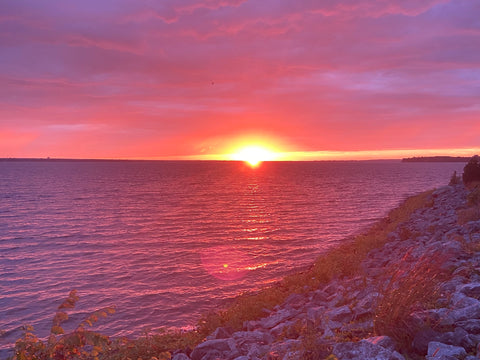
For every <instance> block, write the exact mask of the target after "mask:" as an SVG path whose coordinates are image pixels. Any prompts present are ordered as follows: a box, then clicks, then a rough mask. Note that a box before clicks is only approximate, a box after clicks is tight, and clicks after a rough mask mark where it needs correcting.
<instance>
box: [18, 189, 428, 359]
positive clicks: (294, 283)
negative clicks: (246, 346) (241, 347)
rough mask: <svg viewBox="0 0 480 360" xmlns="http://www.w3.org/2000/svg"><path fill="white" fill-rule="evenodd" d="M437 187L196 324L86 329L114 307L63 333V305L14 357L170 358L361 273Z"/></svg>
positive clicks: (69, 301)
mask: <svg viewBox="0 0 480 360" xmlns="http://www.w3.org/2000/svg"><path fill="white" fill-rule="evenodd" d="M432 192H433V190H432V191H428V192H424V193H422V194H419V195H416V196H412V197H409V198H408V199H406V200H405V201H404V202H403V203H402V204H401V205H400V206H399V207H397V208H395V209H393V210H392V211H390V213H389V214H388V216H387V217H385V218H384V219H382V220H380V221H379V222H377V223H376V224H374V225H373V226H372V227H371V228H370V229H369V230H368V231H367V232H365V233H364V234H360V235H358V236H356V237H355V238H354V239H352V240H351V241H348V242H345V243H343V244H342V245H340V246H338V247H336V248H334V249H331V250H330V251H328V252H327V253H325V254H324V255H321V256H320V257H318V259H317V260H316V261H315V263H314V264H313V265H312V266H311V267H310V268H309V269H308V270H305V271H302V272H298V273H296V274H293V275H289V276H287V277H285V278H284V279H283V280H282V281H280V282H278V283H276V284H274V285H272V286H270V287H268V288H265V289H263V290H260V291H258V292H255V293H246V294H242V295H240V296H238V297H237V298H236V299H235V300H234V301H233V302H232V303H231V304H230V305H229V306H228V307H226V308H225V309H222V310H219V311H215V312H212V313H209V314H207V315H205V316H204V317H202V318H201V319H200V321H199V322H198V324H197V327H196V328H195V330H192V331H187V332H179V331H164V332H162V333H159V334H154V335H151V334H149V333H146V334H145V335H144V336H142V337H140V338H139V339H136V340H128V339H117V340H114V341H111V340H110V339H108V338H107V337H105V336H103V335H101V334H97V333H94V332H91V331H87V330H85V327H86V325H90V323H93V322H94V321H96V320H98V319H99V317H102V316H103V315H104V313H105V314H107V313H108V312H109V311H108V309H107V311H105V310H102V311H100V312H96V313H94V314H92V315H93V317H92V316H91V317H89V318H88V319H86V320H85V321H84V322H82V324H81V325H80V326H79V327H78V328H77V329H76V330H75V331H74V332H72V333H70V334H62V332H63V329H62V328H61V326H60V325H61V322H63V321H64V320H66V318H65V316H67V315H66V313H65V312H64V311H63V310H62V309H61V308H59V309H58V311H57V314H56V315H55V318H54V321H53V323H54V325H53V327H52V334H51V339H52V341H50V340H49V341H48V342H47V343H46V344H45V343H43V342H41V341H39V340H38V339H37V338H36V337H35V335H34V334H33V330H32V329H31V328H28V329H27V331H26V332H25V335H24V337H23V338H22V339H20V340H19V341H17V344H16V347H15V351H16V355H15V358H16V359H19V360H31V359H32V360H33V359H39V360H41V359H51V358H52V359H53V358H55V357H54V355H55V354H58V357H57V358H72V359H98V360H101V359H135V360H136V359H138V358H142V359H159V360H161V359H169V358H170V352H171V351H173V350H177V349H182V350H183V349H185V350H188V349H193V348H194V347H195V346H196V345H197V344H198V343H200V342H201V341H202V340H203V339H204V338H205V337H206V336H207V335H208V334H210V333H211V332H213V331H214V330H215V329H216V328H218V327H230V328H232V329H234V330H240V329H241V328H242V327H243V324H244V322H245V321H249V320H256V319H259V318H262V317H264V316H265V315H266V313H265V309H268V310H271V309H273V308H274V307H275V306H276V305H280V304H282V303H283V302H284V301H285V299H286V298H287V297H288V296H289V295H290V294H293V293H302V292H305V291H307V290H309V289H316V288H318V287H319V286H321V285H322V284H326V283H327V282H329V281H330V280H331V279H333V278H334V277H344V276H350V275H355V274H359V273H360V265H361V262H362V261H363V259H364V258H365V256H366V255H367V254H368V252H369V251H371V250H373V249H375V248H378V247H380V246H382V245H384V244H385V243H386V242H387V235H388V234H389V233H390V232H391V231H393V230H395V229H396V228H397V226H399V225H400V224H401V223H403V222H405V221H407V220H408V219H409V218H410V216H411V215H412V213H413V212H414V211H415V210H417V209H420V208H423V207H428V206H432V204H433V202H432V199H431V194H432ZM77 300H78V297H77V296H76V293H75V292H74V293H72V294H70V296H69V298H67V300H66V304H67V307H68V306H70V307H71V305H73V306H74V305H75V302H76V301H77ZM68 304H70V305H68ZM67 318H68V316H67ZM310 340H312V339H310ZM312 341H313V340H312ZM55 356H56V355H55ZM62 356H63V357H62Z"/></svg>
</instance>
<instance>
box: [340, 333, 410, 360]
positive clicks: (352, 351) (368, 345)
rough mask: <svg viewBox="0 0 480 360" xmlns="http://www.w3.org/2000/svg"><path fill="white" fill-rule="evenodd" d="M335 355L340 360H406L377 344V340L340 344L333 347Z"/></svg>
mask: <svg viewBox="0 0 480 360" xmlns="http://www.w3.org/2000/svg"><path fill="white" fill-rule="evenodd" d="M333 354H334V355H335V356H336V357H337V358H338V359H339V360H357V359H362V360H404V359H405V358H404V357H403V356H402V355H400V354H399V353H398V352H396V351H394V350H391V349H386V348H384V347H383V346H380V345H378V344H375V338H370V339H364V340H361V341H359V342H345V343H338V344H336V345H335V346H334V347H333Z"/></svg>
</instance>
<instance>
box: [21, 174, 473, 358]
mask: <svg viewBox="0 0 480 360" xmlns="http://www.w3.org/2000/svg"><path fill="white" fill-rule="evenodd" d="M479 209H480V185H478V183H473V184H469V187H465V186H464V185H463V184H462V182H461V180H460V179H459V178H458V177H457V176H456V174H455V176H454V177H452V179H451V182H450V185H448V186H445V187H442V188H440V189H437V190H430V191H427V192H424V193H421V194H418V195H415V196H411V197H409V198H407V199H406V200H404V201H403V202H402V203H401V204H400V205H399V206H398V207H397V208H395V209H393V210H391V211H390V212H389V213H388V215H387V216H386V217H385V218H383V219H381V220H379V221H378V222H377V223H375V224H374V225H373V226H371V227H370V228H369V229H368V230H366V231H365V232H364V233H361V234H359V235H357V236H355V237H353V238H351V239H349V240H348V241H346V242H345V243H343V244H342V245H340V246H338V247H336V248H333V249H331V250H330V251H328V252H326V253H325V254H323V255H321V256H320V257H319V258H318V259H317V260H316V261H315V262H314V263H313V264H312V265H311V267H310V268H308V269H307V270H304V271H300V272H298V273H295V274H292V275H289V276H286V277H285V278H284V279H283V280H281V281H279V282H278V283H276V284H274V285H272V286H269V287H268V288H265V289H263V290H260V291H257V292H254V293H245V294H241V295H240V296H238V297H237V298H235V299H234V300H233V301H231V302H230V303H229V304H228V305H227V306H226V307H225V308H224V309H220V310H216V311H212V312H211V313H209V314H205V315H204V316H203V317H202V318H201V319H200V320H199V322H198V323H197V325H196V327H195V328H194V329H193V330H190V331H173V330H160V331H158V332H155V333H151V332H149V331H146V332H145V334H144V336H142V337H139V338H137V339H127V338H121V339H110V338H108V337H107V336H105V335H102V334H99V333H97V332H94V331H91V330H89V329H90V326H91V325H93V324H94V323H95V322H96V321H98V320H99V319H101V318H104V317H108V315H109V314H111V313H113V312H114V308H105V309H100V310H98V311H97V312H95V313H93V314H91V315H90V316H89V317H88V318H87V319H85V320H84V321H83V322H82V323H81V324H79V325H78V327H77V328H76V329H75V330H74V331H73V332H70V333H67V334H65V333H64V329H63V328H62V323H64V322H65V321H66V320H67V319H68V309H70V308H73V307H74V306H75V303H76V301H77V300H78V296H77V293H76V291H72V292H71V293H70V295H69V296H68V297H67V299H66V300H65V301H64V303H63V304H61V305H60V306H59V308H58V310H57V312H56V314H55V316H54V318H53V322H52V329H51V334H50V336H49V337H48V339H47V340H45V341H41V340H40V339H38V338H37V337H36V336H35V334H34V330H33V329H32V328H31V327H28V326H27V327H25V332H24V336H23V337H22V338H20V339H19V340H17V342H16V345H15V355H13V357H12V358H14V359H22V360H30V359H98V360H100V359H132V360H137V359H144V360H145V359H151V360H159V359H163V360H168V359H172V360H190V359H191V360H212V359H231V360H249V359H251V360H281V359H306V360H314V359H329V360H333V359H338V360H342V359H360V358H361V359H423V358H425V356H426V355H428V359H444V358H447V357H445V356H456V355H452V354H457V353H458V354H460V355H458V356H457V357H455V358H459V359H467V360H468V359H469V357H470V358H471V359H474V358H475V357H474V356H475V355H478V354H477V353H476V351H477V345H478V344H480V335H479V334H480V301H479V299H480V270H478V269H480V210H479ZM107 320H108V319H107ZM441 356H444V357H441Z"/></svg>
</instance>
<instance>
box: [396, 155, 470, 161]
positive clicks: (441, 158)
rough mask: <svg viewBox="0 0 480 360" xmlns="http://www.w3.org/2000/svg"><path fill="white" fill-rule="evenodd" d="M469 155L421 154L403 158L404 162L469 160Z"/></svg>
mask: <svg viewBox="0 0 480 360" xmlns="http://www.w3.org/2000/svg"><path fill="white" fill-rule="evenodd" d="M470 158H471V157H469V156H419V157H411V158H404V159H402V161H403V162H468V160H470Z"/></svg>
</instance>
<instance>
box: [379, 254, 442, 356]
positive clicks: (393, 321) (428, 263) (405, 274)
mask: <svg viewBox="0 0 480 360" xmlns="http://www.w3.org/2000/svg"><path fill="white" fill-rule="evenodd" d="M407 257H408V255H407ZM444 260H445V258H444V257H443V256H437V257H434V258H433V259H432V258H430V257H428V258H427V257H426V256H425V257H423V258H421V259H418V260H416V266H415V267H414V268H413V269H410V270H405V269H400V270H396V271H395V272H394V273H393V275H391V279H390V281H389V282H388V284H387V286H386V287H385V288H384V289H383V293H382V296H381V300H380V302H379V303H378V305H377V308H376V311H375V317H374V332H375V334H377V335H388V336H390V337H392V338H393V339H394V340H395V341H396V342H397V344H399V346H400V348H402V349H404V350H406V351H407V352H408V351H409V349H410V347H411V343H412V339H413V336H414V334H415V333H416V331H417V330H418V329H417V328H416V326H417V324H416V323H413V322H411V321H410V314H411V313H412V312H414V311H418V310H425V309H432V308H435V307H437V304H438V300H439V299H440V297H441V293H440V290H439V284H440V282H441V281H442V280H445V278H446V276H447V274H446V273H445V271H444V270H442V269H441V265H442V264H443V263H444Z"/></svg>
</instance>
